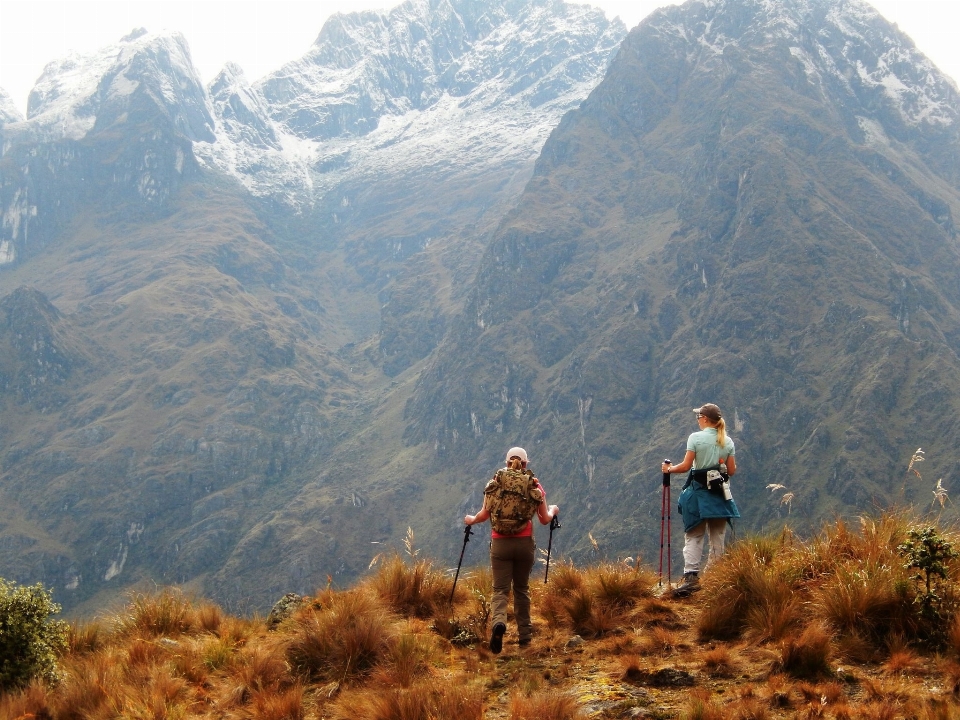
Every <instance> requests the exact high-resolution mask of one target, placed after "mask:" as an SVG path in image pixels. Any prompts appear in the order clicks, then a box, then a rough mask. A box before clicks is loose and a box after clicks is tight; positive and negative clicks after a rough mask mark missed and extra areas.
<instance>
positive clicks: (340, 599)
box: [285, 587, 392, 683]
mask: <svg viewBox="0 0 960 720" xmlns="http://www.w3.org/2000/svg"><path fill="white" fill-rule="evenodd" d="M294 620H295V622H294V623H293V624H292V627H291V630H290V631H289V635H288V636H287V639H286V643H285V645H286V650H285V654H286V659H287V661H288V662H289V663H290V666H291V667H292V668H293V669H294V670H295V671H296V672H298V673H301V674H302V675H304V676H305V677H308V678H311V679H322V680H326V681H328V682H339V683H343V682H350V681H353V680H356V679H357V678H359V677H362V676H364V675H367V674H368V673H369V672H370V671H371V670H372V669H373V667H374V666H375V665H376V664H377V663H378V662H379V661H380V660H381V659H382V658H384V657H385V655H386V653H387V649H388V636H389V634H390V629H391V624H392V617H391V615H390V612H389V611H388V610H387V609H386V608H385V607H384V606H383V605H382V604H381V603H380V602H378V599H377V598H376V597H374V596H373V595H372V594H371V593H370V592H369V591H367V590H366V588H362V587H361V588H356V589H354V590H349V591H346V592H342V593H333V592H330V593H326V597H325V598H324V600H323V602H322V603H321V607H320V608H312V607H311V608H310V609H309V610H308V611H303V612H298V613H297V614H296V615H295V618H294Z"/></svg>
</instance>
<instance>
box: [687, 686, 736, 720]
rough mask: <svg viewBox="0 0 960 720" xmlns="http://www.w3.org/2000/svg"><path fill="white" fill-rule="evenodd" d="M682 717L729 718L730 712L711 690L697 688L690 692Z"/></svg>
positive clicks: (693, 718) (714, 719)
mask: <svg viewBox="0 0 960 720" xmlns="http://www.w3.org/2000/svg"><path fill="white" fill-rule="evenodd" d="M680 717H681V718H682V719H683V720H727V718H729V717H730V714H729V711H728V710H727V708H725V707H724V706H723V704H722V703H720V702H719V701H717V700H716V699H715V698H713V697H712V694H711V692H710V691H709V690H704V689H701V688H697V689H696V690H693V691H691V692H690V699H689V701H688V702H687V707H686V709H685V710H684V711H683V713H682V714H681V715H680Z"/></svg>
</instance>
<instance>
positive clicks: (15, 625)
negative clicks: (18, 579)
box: [0, 578, 68, 691]
mask: <svg viewBox="0 0 960 720" xmlns="http://www.w3.org/2000/svg"><path fill="white" fill-rule="evenodd" d="M58 612H60V606H59V605H57V604H56V603H55V602H53V598H52V596H51V594H50V591H49V590H46V589H45V588H44V587H43V585H40V584H39V583H38V584H36V585H33V586H31V587H25V586H21V585H17V584H16V583H14V582H9V581H7V580H4V579H3V578H0V691H6V690H11V689H14V688H19V687H23V686H25V685H26V684H27V683H29V682H30V681H31V680H32V679H33V678H41V679H43V680H46V681H49V682H55V681H57V680H58V679H59V674H58V672H57V654H58V653H60V652H62V651H63V650H65V649H66V647H67V637H68V626H67V624H66V623H65V622H63V621H62V620H54V619H52V618H51V615H55V614H56V613H58Z"/></svg>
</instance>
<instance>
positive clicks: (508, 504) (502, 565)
mask: <svg viewBox="0 0 960 720" xmlns="http://www.w3.org/2000/svg"><path fill="white" fill-rule="evenodd" d="M546 497H547V496H546V493H545V492H544V491H543V486H542V485H540V481H539V480H537V478H536V477H535V476H534V474H533V472H532V471H531V470H530V469H529V468H527V451H526V450H524V449H523V448H521V447H512V448H510V449H509V450H508V451H507V464H506V467H503V468H501V469H500V470H497V472H496V474H495V475H494V476H493V479H492V480H490V482H488V483H487V485H486V487H485V488H484V490H483V509H481V510H480V512H478V513H477V514H476V515H467V516H465V517H464V518H463V521H464V522H465V523H466V524H467V525H475V524H477V523H482V522H485V521H486V520H487V519H489V520H490V525H491V528H492V530H491V540H490V566H491V569H492V571H493V604H492V608H491V610H492V616H493V631H492V633H491V635H490V650H491V651H492V652H493V653H494V654H499V653H500V651H501V650H502V649H503V636H504V634H505V633H506V631H507V598H508V597H509V596H510V587H511V585H512V586H513V611H514V615H515V616H516V621H517V634H518V636H519V644H520V647H526V646H527V645H529V644H530V642H531V640H532V638H533V624H532V623H531V622H530V592H529V586H530V573H531V572H532V571H533V565H534V561H535V559H536V552H535V551H536V544H535V542H534V539H533V522H532V521H533V516H534V515H536V516H537V519H538V520H539V521H540V524H541V525H548V524H549V523H550V521H551V520H553V518H554V517H556V516H557V515H558V514H559V513H560V508H559V507H557V506H556V505H550V506H548V505H547V500H546Z"/></svg>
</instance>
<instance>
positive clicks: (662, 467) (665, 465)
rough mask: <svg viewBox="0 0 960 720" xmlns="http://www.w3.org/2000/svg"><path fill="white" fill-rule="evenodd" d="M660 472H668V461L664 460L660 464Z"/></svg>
mask: <svg viewBox="0 0 960 720" xmlns="http://www.w3.org/2000/svg"><path fill="white" fill-rule="evenodd" d="M660 472H664V473H669V472H670V463H668V462H665V463H662V464H661V465H660Z"/></svg>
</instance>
